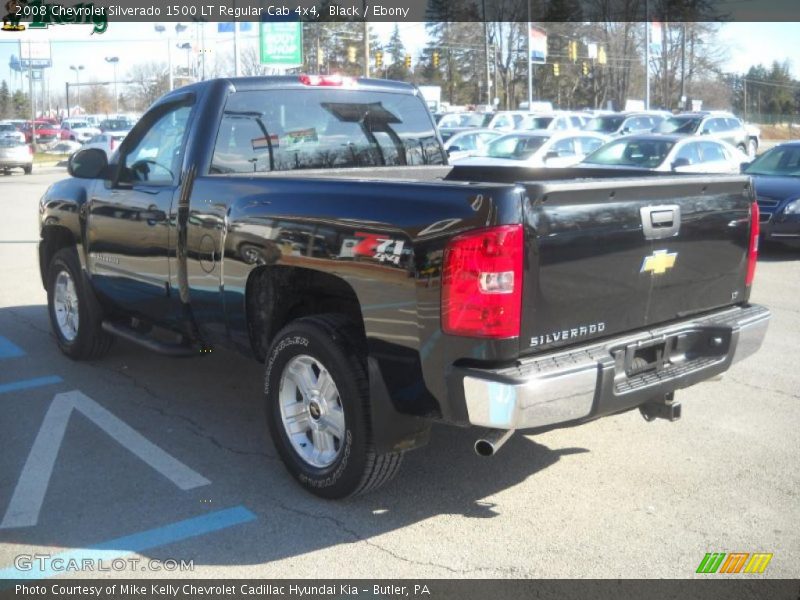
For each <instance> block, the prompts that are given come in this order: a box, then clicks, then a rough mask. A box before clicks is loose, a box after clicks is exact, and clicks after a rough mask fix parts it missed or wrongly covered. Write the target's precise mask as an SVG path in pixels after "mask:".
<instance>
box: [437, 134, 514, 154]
mask: <svg viewBox="0 0 800 600" xmlns="http://www.w3.org/2000/svg"><path fill="white" fill-rule="evenodd" d="M501 135H503V132H501V131H497V130H496V129H467V130H464V131H459V132H458V133H456V134H454V135H452V136H450V137H449V138H448V140H447V141H446V142H445V143H444V149H445V150H447V156H448V157H450V160H451V161H453V160H457V159H459V158H466V157H468V156H475V155H476V154H481V153H482V152H483V151H484V150H485V149H486V146H487V145H488V144H489V142H491V141H492V140H494V139H497V138H498V137H500V136H501ZM442 138H443V139H444V136H442Z"/></svg>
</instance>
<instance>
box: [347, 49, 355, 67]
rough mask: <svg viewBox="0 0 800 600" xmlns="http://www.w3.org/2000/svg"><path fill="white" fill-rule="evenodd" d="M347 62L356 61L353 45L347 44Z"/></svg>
mask: <svg viewBox="0 0 800 600" xmlns="http://www.w3.org/2000/svg"><path fill="white" fill-rule="evenodd" d="M347 62H351V63H354V62H356V47H355V46H348V47H347Z"/></svg>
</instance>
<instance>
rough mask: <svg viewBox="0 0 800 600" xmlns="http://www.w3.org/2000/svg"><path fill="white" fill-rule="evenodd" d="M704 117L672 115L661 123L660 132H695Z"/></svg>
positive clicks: (658, 129) (658, 128)
mask: <svg viewBox="0 0 800 600" xmlns="http://www.w3.org/2000/svg"><path fill="white" fill-rule="evenodd" d="M702 120H703V118H702V117H670V118H669V119H665V120H664V121H661V123H659V125H658V127H657V128H656V130H657V131H658V133H694V132H695V131H697V128H698V127H699V126H700V122H701V121H702Z"/></svg>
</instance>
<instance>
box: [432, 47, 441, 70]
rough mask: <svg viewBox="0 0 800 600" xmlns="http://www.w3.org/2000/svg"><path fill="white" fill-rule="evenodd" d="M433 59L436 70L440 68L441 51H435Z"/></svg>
mask: <svg viewBox="0 0 800 600" xmlns="http://www.w3.org/2000/svg"><path fill="white" fill-rule="evenodd" d="M431 59H432V62H433V68H434V69H438V68H439V51H438V50H434V52H433V56H432V57H431Z"/></svg>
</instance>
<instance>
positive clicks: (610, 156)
mask: <svg viewBox="0 0 800 600" xmlns="http://www.w3.org/2000/svg"><path fill="white" fill-rule="evenodd" d="M674 145H675V142H672V141H668V140H657V139H645V140H637V139H624V138H623V139H620V140H616V141H613V142H610V143H608V144H606V145H605V146H603V147H602V148H600V149H599V150H597V151H595V152H593V153H592V154H591V155H589V156H588V157H586V158H585V159H584V160H583V162H584V163H589V164H593V165H614V166H626V167H642V168H647V169H653V168H655V167H657V166H659V165H660V164H661V163H662V162H664V159H665V158H666V157H667V154H669V151H670V150H671V149H672V146H674Z"/></svg>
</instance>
